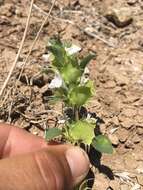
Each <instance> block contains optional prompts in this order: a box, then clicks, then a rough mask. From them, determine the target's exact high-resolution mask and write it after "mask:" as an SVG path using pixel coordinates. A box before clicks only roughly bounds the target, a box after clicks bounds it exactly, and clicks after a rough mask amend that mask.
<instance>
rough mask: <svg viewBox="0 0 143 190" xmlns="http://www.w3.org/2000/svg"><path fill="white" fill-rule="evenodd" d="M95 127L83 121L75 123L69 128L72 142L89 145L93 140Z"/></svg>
mask: <svg viewBox="0 0 143 190" xmlns="http://www.w3.org/2000/svg"><path fill="white" fill-rule="evenodd" d="M94 128H95V125H93V124H91V123H88V122H87V121H85V120H82V121H80V120H79V121H77V122H75V123H73V124H71V125H70V126H69V134H70V136H71V138H72V139H73V140H74V142H82V143H84V144H87V145H90V144H91V143H92V140H93V138H94V136H95V135H94Z"/></svg>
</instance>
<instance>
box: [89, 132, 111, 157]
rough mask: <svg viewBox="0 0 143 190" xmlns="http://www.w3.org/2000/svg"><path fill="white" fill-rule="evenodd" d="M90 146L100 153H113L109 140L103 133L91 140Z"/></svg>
mask: <svg viewBox="0 0 143 190" xmlns="http://www.w3.org/2000/svg"><path fill="white" fill-rule="evenodd" d="M92 146H93V147H94V148H95V149H96V150H98V151H99V152H101V153H108V154H112V153H113V147H112V143H111V142H110V140H109V139H108V138H107V137H106V136H104V135H98V136H97V137H95V138H94V139H93V141H92Z"/></svg>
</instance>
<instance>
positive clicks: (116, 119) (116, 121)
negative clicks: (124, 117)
mask: <svg viewBox="0 0 143 190" xmlns="http://www.w3.org/2000/svg"><path fill="white" fill-rule="evenodd" d="M112 122H113V124H114V125H116V126H118V125H119V120H118V117H116V116H114V117H113V118H112Z"/></svg>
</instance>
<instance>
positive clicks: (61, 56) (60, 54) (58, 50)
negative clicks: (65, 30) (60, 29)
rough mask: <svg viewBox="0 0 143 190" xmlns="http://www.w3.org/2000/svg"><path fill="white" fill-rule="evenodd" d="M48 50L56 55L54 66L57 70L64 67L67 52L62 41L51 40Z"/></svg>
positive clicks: (57, 39)
mask: <svg viewBox="0 0 143 190" xmlns="http://www.w3.org/2000/svg"><path fill="white" fill-rule="evenodd" d="M47 49H48V51H50V52H51V53H52V54H53V55H54V60H53V65H54V66H55V67H57V68H60V67H61V66H63V65H64V62H65V59H66V50H65V48H64V46H63V44H62V42H61V40H60V39H59V38H56V39H52V40H50V44H49V45H48V47H47Z"/></svg>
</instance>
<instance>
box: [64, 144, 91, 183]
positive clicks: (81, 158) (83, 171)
mask: <svg viewBox="0 0 143 190" xmlns="http://www.w3.org/2000/svg"><path fill="white" fill-rule="evenodd" d="M66 158H67V161H68V164H69V167H70V169H71V172H72V176H73V179H74V182H75V183H76V184H77V183H79V182H80V181H81V180H83V179H84V178H85V176H86V175H87V173H88V171H89V159H88V156H87V154H86V153H85V152H84V151H83V150H82V149H81V148H78V147H74V148H70V149H68V150H67V151H66Z"/></svg>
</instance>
